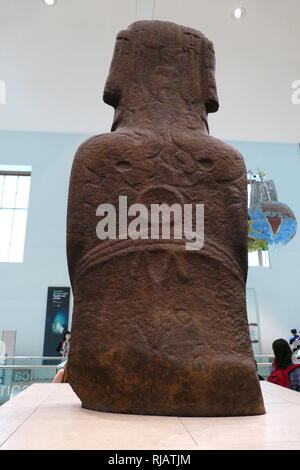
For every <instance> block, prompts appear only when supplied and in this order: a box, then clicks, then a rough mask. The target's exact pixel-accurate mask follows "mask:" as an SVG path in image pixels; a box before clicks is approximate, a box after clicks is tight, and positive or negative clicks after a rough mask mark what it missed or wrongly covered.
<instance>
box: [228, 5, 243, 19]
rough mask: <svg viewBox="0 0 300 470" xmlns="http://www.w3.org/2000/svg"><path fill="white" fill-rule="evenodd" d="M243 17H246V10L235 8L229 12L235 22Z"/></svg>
mask: <svg viewBox="0 0 300 470" xmlns="http://www.w3.org/2000/svg"><path fill="white" fill-rule="evenodd" d="M245 15H246V10H245V8H243V7H238V8H235V9H234V10H232V12H231V16H232V17H233V18H234V19H235V20H240V19H241V18H243V17H244V16H245Z"/></svg>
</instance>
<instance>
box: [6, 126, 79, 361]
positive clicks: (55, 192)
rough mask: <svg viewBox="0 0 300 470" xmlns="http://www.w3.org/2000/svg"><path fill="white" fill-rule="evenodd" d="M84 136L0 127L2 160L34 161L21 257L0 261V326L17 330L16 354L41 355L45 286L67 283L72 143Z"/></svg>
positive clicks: (22, 162)
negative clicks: (66, 234)
mask: <svg viewBox="0 0 300 470" xmlns="http://www.w3.org/2000/svg"><path fill="white" fill-rule="evenodd" d="M85 138H86V136H85V135H80V134H63V133H39V132H13V131H10V132H6V131H2V132H0V164H8V163H9V164H11V165H31V166H32V178H31V188H30V200H29V211H28V220H27V232H26V242H25V251H24V261H23V263H0V278H1V282H0V330H17V339H16V346H17V347H16V354H17V355H36V356H40V355H42V352H43V341H44V328H45V317H46V303H47V288H48V286H52V287H63V286H69V285H70V282H69V278H68V271H67V262H66V250H65V239H66V238H65V231H66V209H67V192H68V179H69V174H70V169H71V165H72V160H73V157H74V153H75V151H76V148H77V147H78V145H79V144H80V143H81V142H82V141H83V140H84V139H85ZM0 229H1V228H0Z"/></svg>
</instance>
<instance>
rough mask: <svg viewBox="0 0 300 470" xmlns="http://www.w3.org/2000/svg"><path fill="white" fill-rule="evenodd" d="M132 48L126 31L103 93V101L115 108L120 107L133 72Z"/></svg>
mask: <svg viewBox="0 0 300 470" xmlns="http://www.w3.org/2000/svg"><path fill="white" fill-rule="evenodd" d="M130 48H131V41H130V33H129V32H128V31H126V30H124V31H120V32H119V34H118V35H117V39H116V44H115V49H114V53H113V59H112V62H111V66H110V70H109V75H108V78H107V80H106V84H105V88H104V93H103V101H104V102H105V103H106V104H109V105H110V106H113V107H114V108H116V107H117V106H118V103H119V101H120V99H121V95H122V89H123V86H124V83H126V78H128V75H130V74H131V72H132V65H133V64H132V60H133V58H131V57H130Z"/></svg>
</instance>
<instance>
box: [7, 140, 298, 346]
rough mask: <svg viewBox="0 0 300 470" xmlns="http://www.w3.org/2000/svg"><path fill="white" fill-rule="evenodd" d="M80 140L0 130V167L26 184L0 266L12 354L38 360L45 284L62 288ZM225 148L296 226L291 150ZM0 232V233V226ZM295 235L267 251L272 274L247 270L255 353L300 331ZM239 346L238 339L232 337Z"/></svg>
mask: <svg viewBox="0 0 300 470" xmlns="http://www.w3.org/2000/svg"><path fill="white" fill-rule="evenodd" d="M87 137H89V136H88V135H86V134H67V133H43V132H41V133H36V132H14V131H0V164H10V165H14V164H15V165H31V166H32V182H31V191H30V202H29V213H28V223H27V234H26V244H25V252H24V262H23V263H0V277H1V283H0V330H17V348H16V354H18V355H41V354H42V351H43V339H44V326H45V315H46V302H47V288H48V286H52V287H53V286H55V287H57V286H62V287H63V286H69V285H70V284H69V278H68V270H67V263H66V251H65V230H66V209H67V194H68V182H69V175H70V169H71V165H72V161H73V157H74V153H75V151H76V149H77V147H78V145H79V144H80V143H81V142H82V141H83V140H85V139H86V138H87ZM230 143H231V144H232V145H233V146H235V147H236V148H238V149H239V150H240V151H241V153H242V154H243V155H244V158H245V161H246V166H247V168H248V169H251V170H253V171H255V170H256V169H257V168H260V169H262V170H263V171H265V172H266V173H267V175H268V177H270V178H272V179H273V180H274V181H275V184H276V188H277V191H278V195H279V200H280V201H282V202H284V203H286V204H288V205H290V207H291V209H292V210H293V211H294V213H295V215H296V218H297V219H298V220H300V198H299V197H298V193H297V191H298V189H297V188H298V187H299V176H300V175H299V173H300V172H299V170H300V158H299V153H298V147H297V145H296V144H284V143H282V144H277V143H276V144H275V143H260V142H237V141H234V142H233V141H230ZM0 229H1V228H0ZM299 236H300V235H299V233H298V234H297V235H296V237H295V238H294V240H292V241H291V243H290V244H289V245H287V246H285V247H281V248H279V249H277V250H276V249H275V250H271V252H270V260H271V268H250V269H249V275H248V284H247V286H248V287H249V288H251V291H252V289H255V292H256V300H257V305H258V308H259V318H260V326H261V339H262V348H261V349H262V352H263V353H269V352H271V343H272V341H273V340H274V339H275V338H277V337H284V338H288V337H289V330H290V328H292V327H296V328H300V321H299V305H300V289H299V287H298V284H299V279H300V276H299V274H300V249H299ZM237 341H238V338H237Z"/></svg>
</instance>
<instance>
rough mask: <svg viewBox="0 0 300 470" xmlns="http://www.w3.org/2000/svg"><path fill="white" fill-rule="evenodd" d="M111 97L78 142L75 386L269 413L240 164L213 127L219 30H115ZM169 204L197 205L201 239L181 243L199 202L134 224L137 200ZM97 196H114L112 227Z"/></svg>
mask: <svg viewBox="0 0 300 470" xmlns="http://www.w3.org/2000/svg"><path fill="white" fill-rule="evenodd" d="M104 101H105V102H106V103H108V104H110V105H112V106H113V107H114V108H115V116H114V121H113V125H112V132H111V133H108V134H104V135H99V136H96V137H93V138H91V139H89V140H87V141H86V142H85V143H83V144H82V145H81V146H80V148H79V149H78V152H77V154H76V157H75V160H74V164H73V169H72V174H71V182H70V191H69V206H68V263H69V271H70V278H71V282H72V287H73V292H74V312H73V325H72V342H71V352H70V356H69V377H70V383H71V385H72V387H73V389H74V390H75V392H76V393H77V394H78V396H79V397H80V399H81V401H82V404H83V406H84V407H85V408H89V409H92V410H98V411H108V412H120V413H136V414H158V415H177V416H230V415H252V414H262V413H264V405H263V401H262V397H261V392H260V387H259V381H258V378H257V372H256V366H255V361H254V358H253V354H252V348H251V342H250V337H249V329H248V322H247V314H246V303H245V282H246V276H247V197H246V193H247V183H246V172H245V166H244V162H243V158H242V156H241V155H240V154H239V152H237V151H236V150H235V149H234V148H232V147H231V146H229V145H227V144H225V143H223V142H221V141H219V140H217V139H215V138H213V137H211V136H209V133H208V126H207V114H208V113H209V112H215V111H217V109H218V99H217V94H216V87H215V80H214V50H213V46H212V44H211V42H210V41H208V40H207V39H206V38H205V37H204V36H203V34H202V33H200V32H199V31H196V30H193V29H190V28H186V27H183V26H178V25H176V24H173V23H169V22H161V21H142V22H136V23H134V24H133V25H131V26H130V27H129V28H128V29H127V30H125V31H122V32H121V33H119V35H118V37H117V41H116V47H115V52H114V56H113V60H112V64H111V69H110V73H109V76H108V79H107V83H106V86H105V91H104ZM126 198H127V199H126ZM120 201H123V203H124V201H126V204H127V208H128V211H129V216H128V220H127V221H126V220H125V219H126V217H125V219H124V204H123V209H122V210H121V209H120ZM163 203H165V204H166V205H168V207H171V206H172V205H174V204H177V207H178V206H179V207H180V208H182V210H183V212H184V207H186V206H187V205H189V207H194V206H196V205H198V206H199V207H200V205H203V206H202V207H204V219H203V222H204V240H202V241H203V242H202V243H200V244H199V247H198V249H194V248H195V247H193V248H192V249H191V248H188V243H187V238H189V235H188V234H189V233H190V232H191V231H192V232H193V233H195V231H196V228H197V227H196V225H197V220H196V218H195V217H196V216H195V211H194V212H193V218H192V224H191V226H190V227H189V229H190V232H189V231H188V230H187V231H186V232H185V235H186V237H185V236H183V237H182V238H181V239H180V237H179V236H177V237H175V236H174V233H173V232H172V230H171V231H170V232H171V235H170V237H169V239H167V238H163V237H162V235H161V233H160V237H159V239H157V238H155V237H152V238H151V233H152V232H151V230H150V221H149V219H147V224H149V232H148V237H147V236H144V235H145V233H144V232H143V236H142V231H141V234H140V236H136V237H135V238H134V237H131V236H130V233H129V232H130V230H129V229H128V227H129V225H128V224H129V223H130V221H131V220H133V219H134V218H133V217H132V215H133V212H134V211H133V212H130V208H131V210H132V207H133V208H136V207H137V206H133V205H134V204H140V205H143V207H146V208H149V214H150V207H152V206H151V205H153V204H159V205H161V204H163ZM103 204H108V205H110V207H114V208H115V217H113V214H112V213H110V216H111V218H110V220H108V218H107V220H106V222H107V227H106V229H107V238H106V239H105V237H103V233H102V232H103V230H102V229H103V228H104V222H103V221H104V216H108V214H109V210H107V213H105V211H104V209H103V208H105V207H106V206H103ZM100 205H101V207H102V209H101V210H100V209H99V206H100ZM122 211H123V212H122ZM126 215H127V213H126ZM140 215H141V214H140ZM142 215H143V216H144V217H147V215H146V216H145V213H143V214H142ZM202 215H203V213H202ZM101 217H102V218H101ZM120 217H121V220H119V218H120ZM175 219H176V218H175V215H174V217H173V218H172V217H171V218H170V220H171V224H170V226H171V229H172V227H173V228H174V226H175V222H176V220H175ZM101 221H102V222H101ZM114 221H115V222H116V236H115V237H114V236H113V232H114V229H113V223H114ZM99 223H100V225H99ZM101 224H102V225H101ZM121 225H122V227H121ZM146 227H147V225H146ZM100 229H101V230H102V232H101V230H100ZM99 232H101V233H102V235H101V233H100V236H99ZM136 232H138V227H136ZM101 238H102V239H101ZM185 238H186V239H185Z"/></svg>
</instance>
